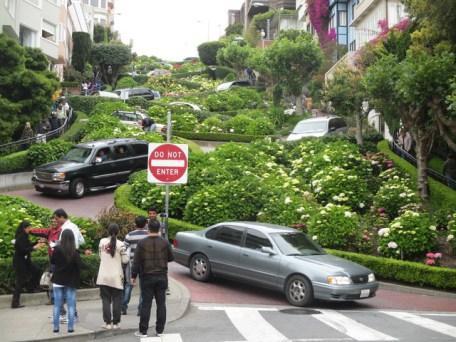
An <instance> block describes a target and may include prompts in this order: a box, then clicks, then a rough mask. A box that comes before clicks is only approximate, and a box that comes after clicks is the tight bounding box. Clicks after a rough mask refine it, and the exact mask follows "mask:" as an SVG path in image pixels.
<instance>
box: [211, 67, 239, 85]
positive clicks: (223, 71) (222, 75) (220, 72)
mask: <svg viewBox="0 0 456 342" xmlns="http://www.w3.org/2000/svg"><path fill="white" fill-rule="evenodd" d="M215 77H216V78H217V79H218V80H225V81H227V77H233V79H230V81H234V80H235V79H236V71H235V70H234V69H231V68H228V67H226V66H221V65H218V66H217V69H215ZM227 82H228V81H227Z"/></svg>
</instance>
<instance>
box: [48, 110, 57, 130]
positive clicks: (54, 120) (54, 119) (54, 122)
mask: <svg viewBox="0 0 456 342" xmlns="http://www.w3.org/2000/svg"><path fill="white" fill-rule="evenodd" d="M49 122H50V124H51V130H52V131H55V130H56V129H57V128H59V120H58V119H57V112H56V111H53V112H52V113H51V117H50V119H49Z"/></svg>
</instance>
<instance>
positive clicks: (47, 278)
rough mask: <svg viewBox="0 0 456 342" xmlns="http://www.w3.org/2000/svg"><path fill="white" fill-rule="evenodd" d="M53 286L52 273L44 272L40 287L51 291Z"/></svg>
mask: <svg viewBox="0 0 456 342" xmlns="http://www.w3.org/2000/svg"><path fill="white" fill-rule="evenodd" d="M51 284H52V282H51V272H49V271H44V272H43V274H42V275H41V278H40V286H41V287H42V288H44V289H49V288H50V287H51Z"/></svg>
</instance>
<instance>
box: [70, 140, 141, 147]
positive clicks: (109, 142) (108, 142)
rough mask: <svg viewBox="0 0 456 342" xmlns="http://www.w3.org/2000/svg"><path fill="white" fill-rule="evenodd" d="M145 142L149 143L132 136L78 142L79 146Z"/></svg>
mask: <svg viewBox="0 0 456 342" xmlns="http://www.w3.org/2000/svg"><path fill="white" fill-rule="evenodd" d="M134 142H135V143H144V144H147V143H148V142H147V141H144V140H137V139H131V138H115V139H104V140H97V141H89V142H85V143H81V144H77V145H76V146H78V147H90V148H94V147H95V148H96V147H102V146H110V145H118V144H127V143H134Z"/></svg>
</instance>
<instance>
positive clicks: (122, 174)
mask: <svg viewBox="0 0 456 342" xmlns="http://www.w3.org/2000/svg"><path fill="white" fill-rule="evenodd" d="M148 146H149V145H148V143H147V142H146V141H141V140H135V139H111V140H100V141H93V142H87V143H83V144H78V145H76V146H74V147H73V148H72V149H71V150H70V151H69V152H68V153H67V154H66V155H65V156H64V157H62V158H61V159H60V160H57V161H55V162H52V163H48V164H45V165H41V166H38V167H37V168H36V169H35V170H33V177H32V182H33V184H34V186H35V189H36V191H39V192H44V193H69V194H70V195H71V196H72V197H75V198H80V197H83V196H84V195H85V194H86V193H87V192H89V191H97V190H102V189H108V188H114V187H117V186H118V185H119V184H121V183H124V182H126V181H127V180H128V177H129V176H130V174H132V173H133V172H135V171H138V170H144V169H146V167H147V153H148Z"/></svg>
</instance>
